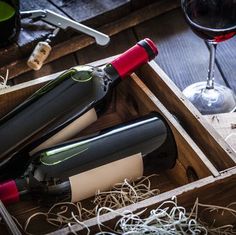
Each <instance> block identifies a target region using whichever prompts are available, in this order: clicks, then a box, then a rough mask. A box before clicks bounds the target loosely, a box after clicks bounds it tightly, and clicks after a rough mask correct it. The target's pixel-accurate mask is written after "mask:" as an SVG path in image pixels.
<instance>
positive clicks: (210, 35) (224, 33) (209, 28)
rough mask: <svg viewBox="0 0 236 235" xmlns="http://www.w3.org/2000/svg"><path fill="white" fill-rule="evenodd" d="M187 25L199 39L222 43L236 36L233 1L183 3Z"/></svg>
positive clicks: (235, 4) (235, 15)
mask: <svg viewBox="0 0 236 235" xmlns="http://www.w3.org/2000/svg"><path fill="white" fill-rule="evenodd" d="M183 10H184V12H185V16H186V19H187V22H188V24H189V25H190V27H191V28H192V30H193V31H194V32H195V33H196V34H197V35H198V36H199V37H201V38H203V39H204V40H208V41H214V42H222V41H225V40H227V39H230V38H231V37H233V36H234V35H235V34H236V1H235V0H198V1H196V0H192V1H185V2H184V3H183Z"/></svg>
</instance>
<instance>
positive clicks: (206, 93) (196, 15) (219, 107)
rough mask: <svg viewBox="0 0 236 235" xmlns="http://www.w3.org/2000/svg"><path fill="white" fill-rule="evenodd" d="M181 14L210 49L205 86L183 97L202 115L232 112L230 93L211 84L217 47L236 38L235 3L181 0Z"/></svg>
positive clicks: (194, 86) (234, 100)
mask: <svg viewBox="0 0 236 235" xmlns="http://www.w3.org/2000/svg"><path fill="white" fill-rule="evenodd" d="M181 6H182V10H183V12H184V15H185V19H186V21H187V23H188V24H189V26H190V27H191V29H192V31H193V32H194V33H195V34H196V35H197V36H199V37H200V38H202V39H204V40H205V41H206V42H207V43H208V44H209V47H210V63H209V70H208V76H207V80H206V82H198V83H195V84H192V85H190V86H188V87H187V88H185V89H184V91H183V94H184V95H185V96H186V97H187V98H188V99H189V100H190V101H191V102H192V103H193V104H194V105H195V106H196V108H197V109H198V110H199V111H200V112H201V113H202V114H214V113H224V112H231V111H233V110H234V109H235V107H236V97H235V94H234V93H233V91H232V90H231V89H230V88H228V87H226V86H222V85H220V84H217V83H215V82H214V80H215V79H214V66H215V57H216V46H217V44H218V43H219V42H222V41H225V40H228V39H230V38H232V37H233V36H234V35H236V1H235V0H182V1H181Z"/></svg>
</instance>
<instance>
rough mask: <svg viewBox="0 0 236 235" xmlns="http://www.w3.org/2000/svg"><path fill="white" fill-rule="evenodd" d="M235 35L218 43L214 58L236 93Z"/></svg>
mask: <svg viewBox="0 0 236 235" xmlns="http://www.w3.org/2000/svg"><path fill="white" fill-rule="evenodd" d="M235 58H236V37H234V38H232V39H230V40H228V41H226V42H222V43H219V44H218V48H217V55H216V59H217V62H218V65H219V68H220V69H221V71H222V74H223V76H224V78H225V80H226V81H227V83H228V84H229V86H230V87H231V88H232V89H233V90H234V92H235V93H236V59H235Z"/></svg>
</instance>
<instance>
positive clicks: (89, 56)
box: [76, 29, 136, 64]
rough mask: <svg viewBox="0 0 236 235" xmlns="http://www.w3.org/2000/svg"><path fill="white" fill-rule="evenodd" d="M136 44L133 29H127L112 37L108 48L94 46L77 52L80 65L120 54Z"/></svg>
mask: <svg viewBox="0 0 236 235" xmlns="http://www.w3.org/2000/svg"><path fill="white" fill-rule="evenodd" d="M135 43H136V38H135V35H134V33H133V31H132V29H127V30H125V31H123V32H121V33H118V34H116V35H114V36H112V37H111V41H110V43H109V45H108V46H106V47H101V46H98V45H96V44H93V45H91V46H89V47H87V48H83V49H82V50H79V51H78V52H76V56H77V59H78V61H79V63H80V64H86V63H88V62H90V61H92V60H99V59H103V58H107V57H110V56H112V55H116V54H120V53H122V52H123V51H125V50H127V49H128V48H129V47H131V46H133V45H134V44H135Z"/></svg>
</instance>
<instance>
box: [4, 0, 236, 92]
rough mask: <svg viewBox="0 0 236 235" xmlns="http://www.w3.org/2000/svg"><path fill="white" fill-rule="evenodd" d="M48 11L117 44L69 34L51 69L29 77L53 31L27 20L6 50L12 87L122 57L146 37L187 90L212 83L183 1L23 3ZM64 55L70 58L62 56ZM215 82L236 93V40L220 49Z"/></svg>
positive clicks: (205, 51)
mask: <svg viewBox="0 0 236 235" xmlns="http://www.w3.org/2000/svg"><path fill="white" fill-rule="evenodd" d="M43 8H49V9H51V10H53V11H56V12H58V13H61V14H63V15H67V16H69V17H71V18H73V19H75V20H78V21H80V22H85V23H86V24H87V25H90V26H92V27H95V28H98V29H101V30H103V32H106V33H108V34H110V35H112V36H111V43H110V45H109V46H108V47H106V48H102V47H99V46H97V45H95V44H93V40H92V39H91V38H89V37H87V36H78V35H77V34H71V33H69V35H70V36H71V35H74V36H75V37H73V38H76V40H74V39H71V38H69V39H68V37H66V36H65V35H67V34H63V36H62V37H61V38H63V39H59V43H58V44H56V46H55V47H54V49H53V52H52V54H51V56H50V57H49V60H48V61H47V64H46V65H44V66H43V68H42V69H41V70H39V71H37V72H35V71H29V68H27V66H26V63H25V61H26V59H27V58H28V56H29V54H30V53H31V52H32V50H33V48H34V46H35V45H36V43H37V41H39V40H41V39H42V38H44V37H45V35H47V34H48V33H49V32H51V30H52V27H51V26H49V25H47V24H46V23H43V22H36V23H35V24H33V25H32V24H31V25H29V24H28V20H24V21H23V22H22V26H23V29H22V31H21V33H20V36H19V39H18V42H17V43H16V44H15V45H11V46H10V47H9V48H7V50H6V48H4V49H1V50H0V55H1V59H0V66H1V67H0V74H1V75H4V74H5V72H6V68H9V69H10V77H11V78H13V79H11V82H10V84H11V85H13V84H17V83H21V82H23V81H26V80H31V79H33V78H37V77H40V76H44V75H47V74H50V73H53V72H57V71H60V70H63V69H67V68H70V67H72V66H74V65H76V64H84V63H87V62H91V61H95V60H98V59H101V58H105V57H109V56H112V55H115V54H118V53H121V52H122V51H124V50H125V49H127V48H129V47H130V46H132V45H133V44H134V43H135V42H136V41H138V40H140V39H142V38H144V37H150V38H151V39H152V40H154V41H155V42H156V44H157V46H158V48H159V56H158V57H157V58H156V59H155V60H156V62H157V63H158V64H159V65H160V66H161V67H162V68H163V70H164V71H165V72H166V73H167V74H168V75H169V76H170V78H171V79H172V80H173V81H174V82H175V84H176V85H177V86H178V87H179V88H180V89H181V90H183V89H184V88H185V87H186V86H188V85H190V84H192V83H194V82H197V81H202V80H205V79H206V76H207V68H208V61H209V50H208V46H207V45H206V43H205V42H204V41H203V40H201V39H200V38H198V37H197V36H196V35H195V34H194V33H192V31H191V30H190V29H189V27H188V26H187V25H186V23H185V21H184V19H183V15H182V12H181V10H180V9H179V1H176V0H158V1H154V0H149V1H144V0H141V1H140V0H139V1H138V0H119V1H118V0H117V1H112V0H104V1H102V2H99V1H82V0H79V1H62V0H37V1H36V0H33V1H30V2H29V1H21V10H30V9H43ZM161 13H162V14H161ZM155 15H156V17H155ZM130 16H132V17H130ZM149 18H151V19H149ZM147 19H149V20H147ZM142 21H144V22H142ZM81 38H82V40H81ZM70 40H71V43H70ZM80 41H81V44H83V45H81V46H78V47H77V48H78V49H80V50H77V48H76V47H75V48H71V47H73V46H72V45H71V44H73V43H77V44H78V43H79V42H80ZM63 43H64V44H63ZM90 44H92V45H90ZM70 51H72V53H70ZM60 53H61V54H62V55H64V54H65V55H64V56H60ZM215 77H216V81H217V82H219V83H221V84H226V85H227V86H229V87H231V88H232V89H233V90H234V91H236V81H235V79H236V37H235V38H233V39H231V40H228V41H226V42H223V43H221V44H219V46H218V51H217V68H216V75H215Z"/></svg>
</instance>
